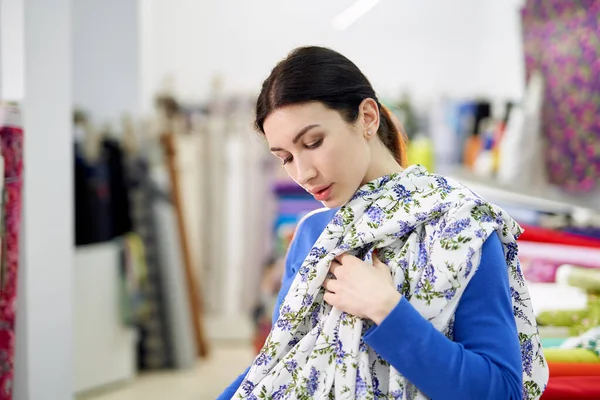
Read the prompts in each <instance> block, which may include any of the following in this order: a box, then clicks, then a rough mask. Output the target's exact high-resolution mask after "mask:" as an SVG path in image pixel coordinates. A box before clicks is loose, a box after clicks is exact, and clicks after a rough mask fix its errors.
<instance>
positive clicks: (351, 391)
mask: <svg viewBox="0 0 600 400" xmlns="http://www.w3.org/2000/svg"><path fill="white" fill-rule="evenodd" d="M493 231H496V232H498V236H499V237H500V239H501V241H502V243H503V245H504V249H505V255H506V261H507V266H508V271H509V277H510V284H511V293H512V299H513V306H514V312H515V320H516V323H517V328H518V332H519V338H520V341H521V349H522V350H521V351H522V358H523V373H524V375H523V377H524V389H523V391H524V398H525V399H537V398H539V397H540V396H541V393H542V391H543V389H544V387H545V385H546V382H547V380H548V367H547V364H546V361H545V359H544V356H543V352H542V347H541V344H540V341H539V335H538V331H537V326H536V322H535V317H534V313H533V310H532V307H531V302H530V300H529V294H528V289H527V287H526V285H525V281H524V279H523V275H522V273H521V269H520V265H519V261H518V258H517V245H516V242H515V238H516V237H517V236H518V235H519V234H520V232H521V230H520V227H519V226H518V225H517V223H516V222H515V221H514V220H512V219H511V218H510V217H509V216H508V215H506V213H505V212H504V211H502V210H501V209H499V208H497V207H495V206H493V205H491V204H489V203H487V202H485V201H483V200H482V199H481V198H479V197H478V196H477V195H475V194H474V193H473V192H471V191H470V190H469V189H467V188H465V187H464V186H462V185H461V184H459V183H456V182H452V181H450V180H447V179H445V178H443V177H441V176H439V175H433V174H429V173H428V172H427V171H426V170H425V169H424V168H423V167H420V166H412V167H409V168H408V169H406V170H405V171H403V172H402V173H400V174H392V175H388V176H384V177H381V178H379V179H376V180H374V181H372V182H369V183H367V184H366V185H364V186H363V187H361V188H360V189H359V190H358V191H357V193H356V194H355V195H354V197H353V198H352V199H351V200H350V201H349V202H348V203H347V204H346V205H344V206H343V207H341V208H340V210H339V211H338V212H337V213H336V215H335V216H334V218H333V219H332V221H331V222H330V223H329V225H328V226H327V227H326V228H325V230H324V231H323V233H322V234H321V236H320V237H319V239H317V242H316V243H315V245H314V246H313V248H312V250H311V251H310V253H309V255H308V257H307V258H306V260H305V261H304V263H303V264H302V267H301V268H300V270H299V272H298V274H297V276H296V278H295V280H294V282H293V283H292V286H291V288H290V290H289V292H288V294H287V296H286V298H285V300H284V301H283V303H282V306H281V309H280V317H279V319H278V320H277V321H276V323H275V325H274V327H273V329H272V331H271V334H270V335H269V337H268V339H267V341H266V343H265V345H264V347H263V348H262V350H261V351H260V353H259V354H258V356H257V357H256V359H255V360H254V363H253V364H252V366H251V368H250V370H249V372H248V374H247V375H246V377H245V379H244V381H243V382H242V384H241V385H240V388H239V389H238V391H237V392H236V394H235V395H234V398H235V399H273V400H275V399H425V398H427V397H426V396H425V395H424V394H423V393H421V392H419V390H418V389H417V388H416V387H415V386H413V385H412V384H411V383H410V382H408V381H407V380H406V379H405V378H404V377H403V376H402V375H401V374H400V373H399V372H398V371H396V370H395V369H394V368H393V367H391V366H390V365H389V364H388V363H387V362H386V361H385V360H383V359H382V358H381V357H380V356H379V355H377V354H376V353H375V352H374V351H373V349H371V348H370V347H369V346H368V345H366V344H365V343H364V341H363V340H362V337H363V335H364V333H365V332H366V330H367V329H369V328H370V327H371V326H373V323H372V322H371V321H368V320H363V319H360V318H357V317H354V316H352V315H349V314H346V313H343V312H341V311H339V310H337V309H335V308H332V307H331V306H329V305H328V304H327V303H325V302H324V301H323V289H322V284H323V281H324V280H325V278H326V277H327V275H328V271H329V267H330V263H331V261H332V260H333V259H334V257H336V256H337V255H340V254H342V253H345V252H348V253H350V254H353V255H355V256H357V257H359V258H361V259H363V260H370V257H371V252H372V250H374V249H378V255H379V256H380V258H381V260H382V261H383V262H385V263H386V264H387V265H388V266H389V267H390V270H391V272H392V275H393V279H394V282H395V284H396V285H397V289H398V291H399V292H400V293H401V294H402V295H403V296H404V297H405V298H406V299H407V300H409V301H410V303H411V304H412V305H413V306H414V307H415V308H416V309H417V310H418V311H419V312H420V314H421V315H422V316H423V317H424V318H426V319H427V320H429V321H430V322H431V323H432V324H433V325H434V326H435V328H436V329H438V330H439V331H441V332H443V333H444V334H445V335H446V336H447V337H449V338H451V339H452V337H453V333H452V331H453V321H454V312H455V310H456V307H457V305H458V302H459V300H460V298H461V295H462V293H463V292H464V289H465V288H466V286H467V284H468V282H469V280H470V279H471V278H472V277H473V275H474V274H475V272H476V270H477V268H478V265H479V258H480V254H481V248H482V245H483V243H484V241H485V240H486V238H487V237H488V236H489V235H490V234H491V233H492V232H493Z"/></svg>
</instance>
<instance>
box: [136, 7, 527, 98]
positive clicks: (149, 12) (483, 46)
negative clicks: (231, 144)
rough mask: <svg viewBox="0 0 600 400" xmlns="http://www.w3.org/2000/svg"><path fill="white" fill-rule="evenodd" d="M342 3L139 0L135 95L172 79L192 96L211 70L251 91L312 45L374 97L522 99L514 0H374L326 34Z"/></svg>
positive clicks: (204, 89)
mask: <svg viewBox="0 0 600 400" xmlns="http://www.w3.org/2000/svg"><path fill="white" fill-rule="evenodd" d="M352 3H353V1H352V0H332V1H327V2H323V1H318V0H306V1H302V2H288V1H286V2H281V1H278V0H262V1H252V2H248V1H244V0H231V1H226V2H218V1H196V0H168V1H167V0H152V1H149V2H144V3H142V10H143V11H142V16H143V19H144V21H148V20H149V19H151V20H152V23H151V25H152V29H148V30H146V31H145V32H144V33H143V35H144V38H143V39H142V40H143V41H145V42H146V43H148V44H149V45H148V47H147V49H150V50H148V54H149V56H148V58H147V60H148V61H152V67H151V68H152V69H153V70H152V71H148V72H147V76H146V78H145V80H144V84H143V85H144V88H143V91H144V92H145V93H148V94H149V93H154V92H155V91H156V90H157V88H160V86H161V83H162V81H163V80H164V78H165V77H167V76H169V75H172V76H174V77H175V79H176V81H175V88H176V90H177V93H178V94H180V95H181V96H182V97H183V98H186V99H202V98H205V97H206V96H207V93H208V92H209V90H210V81H211V78H212V76H213V75H214V74H216V73H220V74H222V75H223V76H224V78H225V81H226V88H227V89H230V90H238V91H257V90H258V89H259V87H260V84H261V82H262V80H263V79H264V78H265V77H266V75H268V73H269V71H270V69H271V68H272V67H273V66H274V64H275V63H276V62H277V60H279V59H281V58H282V57H283V56H285V54H286V53H287V52H288V51H289V50H291V49H292V48H294V47H295V46H298V45H306V44H319V45H325V46H329V47H332V48H334V49H336V50H338V51H341V52H342V53H344V54H345V55H347V56H348V57H349V58H351V59H352V60H353V61H354V62H355V63H357V64H358V66H359V67H360V68H361V69H362V70H363V71H364V72H365V73H366V74H367V76H368V77H369V78H370V79H371V81H372V83H373V84H374V85H375V86H376V88H377V89H378V90H379V92H380V94H386V95H392V96H394V95H396V94H397V93H398V92H399V91H400V90H401V89H403V88H408V89H410V90H411V91H412V93H413V95H414V96H416V97H417V98H429V97H431V96H435V95H438V94H440V93H446V94H449V95H452V96H474V95H490V96H499V97H511V98H515V97H520V96H521V95H522V92H523V88H522V86H523V84H522V81H523V63H522V60H521V45H520V37H519V31H518V13H517V4H518V1H514V0H510V1H509V0H503V1H497V0H495V1H486V2H482V1H480V0H451V1H439V0H382V1H381V2H380V3H379V4H378V5H377V6H376V7H375V8H374V9H373V10H372V11H371V12H369V13H368V14H366V15H365V16H364V17H363V18H362V19H360V20H359V21H358V22H357V23H356V24H355V25H353V26H351V27H350V28H348V29H347V30H346V31H343V32H338V31H335V30H334V29H333V28H332V25H331V20H332V19H333V17H334V16H336V15H337V14H338V13H339V12H341V11H343V10H344V9H345V8H346V7H347V6H348V5H350V4H352ZM142 23H144V22H142ZM148 61H147V62H148Z"/></svg>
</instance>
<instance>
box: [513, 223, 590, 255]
mask: <svg viewBox="0 0 600 400" xmlns="http://www.w3.org/2000/svg"><path fill="white" fill-rule="evenodd" d="M521 227H522V228H523V229H524V230H525V231H524V232H523V234H522V235H521V236H520V237H519V240H524V241H529V242H542V243H557V244H567V245H571V246H584V247H592V248H596V249H600V240H599V239H595V238H590V237H586V236H583V235H576V234H573V233H567V232H561V231H557V230H554V229H547V228H540V227H537V226H532V225H524V224H521Z"/></svg>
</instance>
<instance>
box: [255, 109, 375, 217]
mask: <svg viewBox="0 0 600 400" xmlns="http://www.w3.org/2000/svg"><path fill="white" fill-rule="evenodd" d="M364 122H365V119H364V118H363V117H362V113H361V114H360V115H359V118H358V119H357V122H356V123H355V124H349V123H348V122H346V121H345V120H344V119H343V118H342V116H341V115H340V113H339V112H337V111H335V110H331V109H329V108H327V107H326V106H324V105H323V104H322V103H319V102H312V103H306V104H299V105H292V106H287V107H283V108H280V109H277V110H275V111H274V112H273V113H271V114H270V115H269V116H268V117H267V119H266V120H265V122H264V125H263V128H264V131H265V136H266V139H267V142H268V143H269V147H270V149H271V152H272V153H273V154H274V155H276V156H277V157H278V158H279V159H280V160H281V162H282V163H283V165H284V168H285V170H286V172H287V173H288V174H289V176H290V177H291V178H292V179H293V180H294V181H296V182H297V183H298V184H299V185H301V186H302V187H303V188H304V189H305V190H306V191H308V192H309V193H311V194H312V195H313V196H314V197H315V199H317V200H318V201H320V202H321V203H323V205H325V206H326V207H328V208H336V207H340V206H342V205H343V204H345V203H346V202H347V201H349V200H350V198H351V197H352V196H353V195H354V193H355V192H356V190H357V189H358V188H359V187H360V186H361V185H362V184H364V180H365V176H366V175H367V171H368V169H369V165H370V164H371V152H370V150H369V145H368V140H367V133H366V131H365V129H366V127H365V123H364ZM375 131H376V129H374V130H373V135H375V133H374V132H375Z"/></svg>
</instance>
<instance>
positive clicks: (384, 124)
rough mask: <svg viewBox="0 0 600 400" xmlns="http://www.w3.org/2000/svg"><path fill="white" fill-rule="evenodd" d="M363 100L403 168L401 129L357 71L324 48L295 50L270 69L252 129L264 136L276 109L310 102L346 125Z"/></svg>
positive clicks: (354, 115)
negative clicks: (372, 105) (373, 105)
mask: <svg viewBox="0 0 600 400" xmlns="http://www.w3.org/2000/svg"><path fill="white" fill-rule="evenodd" d="M366 98H371V99H373V100H375V101H376V102H377V105H378V107H379V113H380V122H379V130H378V135H379V139H380V140H381V141H382V142H383V144H384V145H385V146H386V147H387V148H388V149H389V151H390V152H391V153H392V155H393V156H394V158H395V159H396V161H397V162H398V163H399V164H400V165H402V166H403V167H405V166H406V151H405V141H404V136H403V134H401V127H400V126H398V125H397V124H395V123H394V120H393V119H392V117H391V115H390V113H389V111H388V110H387V109H386V108H385V107H384V106H382V105H381V104H380V103H379V100H378V99H377V95H376V94H375V90H373V87H372V86H371V83H370V82H369V80H368V79H367V78H366V77H365V75H364V74H363V73H362V72H361V71H360V69H358V67H357V66H356V65H355V64H354V63H353V62H352V61H350V60H349V59H348V58H346V57H344V56H343V55H341V54H340V53H338V52H335V51H333V50H331V49H327V48H324V47H317V46H310V47H299V48H297V49H295V50H294V51H292V52H291V53H290V54H289V55H288V56H287V57H286V58H285V59H284V60H282V61H280V62H279V63H278V64H277V65H276V66H275V68H273V70H272V71H271V74H270V75H269V77H268V78H267V79H266V80H265V81H264V82H263V85H262V90H261V92H260V95H259V96H258V100H257V102H256V121H255V125H256V129H257V130H259V131H260V132H261V133H263V134H264V127H263V125H264V122H265V119H266V118H267V117H268V116H269V114H271V113H272V112H273V111H274V110H276V109H279V108H281V107H285V106H288V105H292V104H302V103H308V102H313V101H318V102H320V103H322V104H324V105H325V106H327V107H329V108H330V109H332V110H336V111H338V112H339V113H340V114H341V115H342V117H343V118H344V120H346V122H349V123H353V122H355V121H356V118H357V117H358V108H359V106H360V103H361V102H362V101H363V100H364V99H366Z"/></svg>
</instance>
